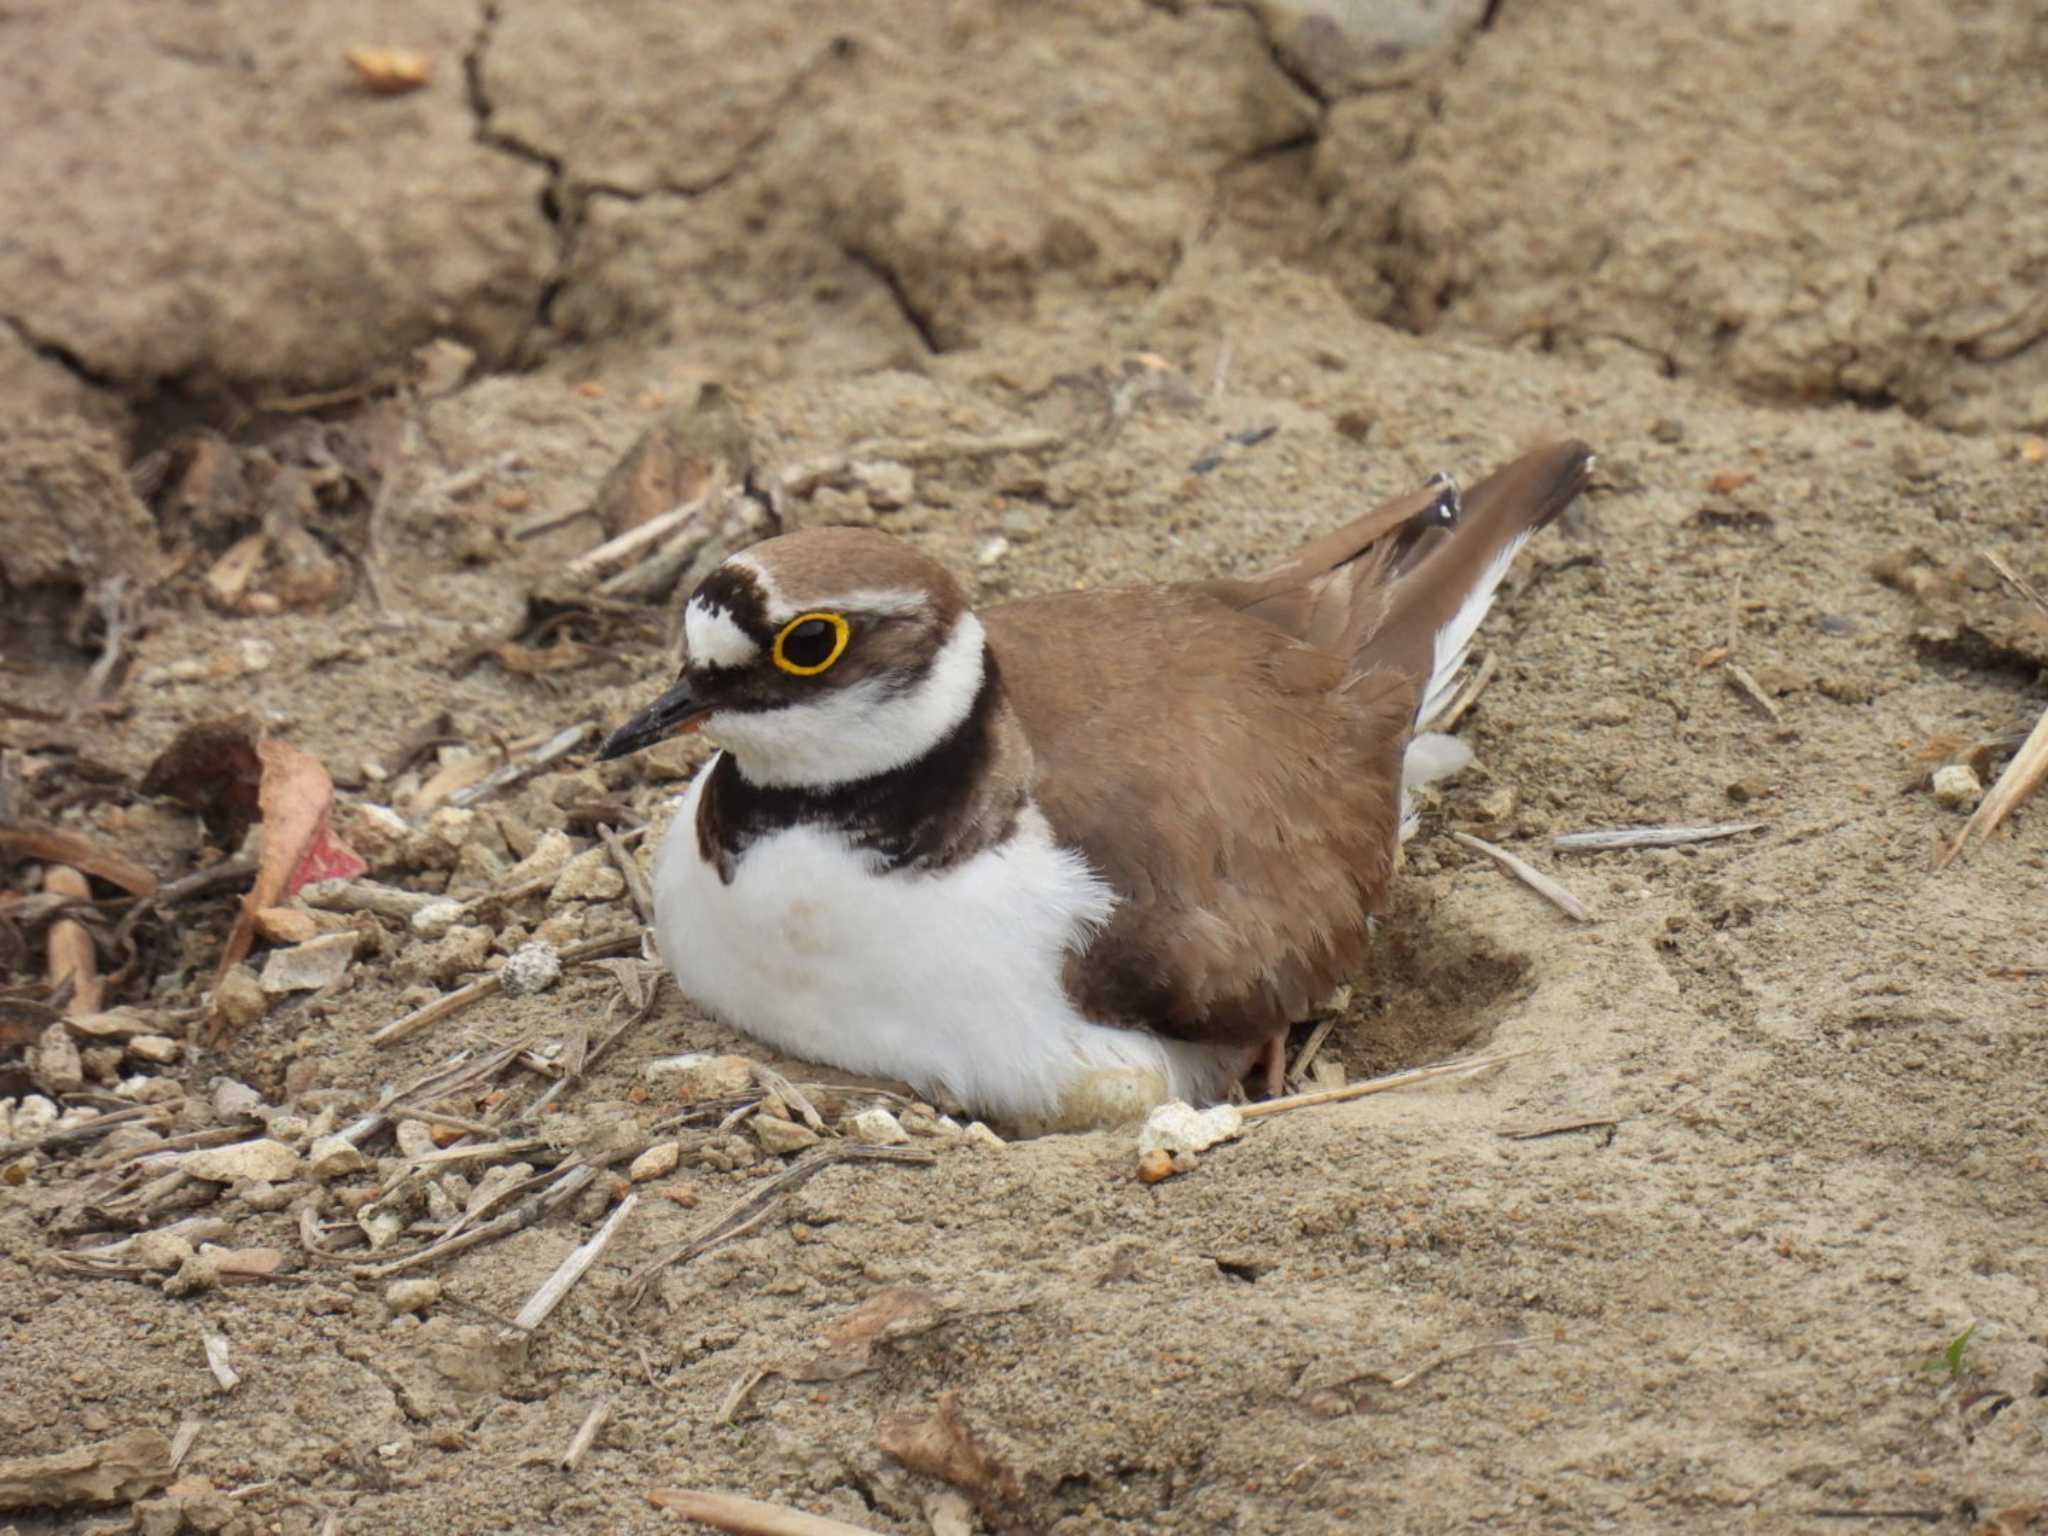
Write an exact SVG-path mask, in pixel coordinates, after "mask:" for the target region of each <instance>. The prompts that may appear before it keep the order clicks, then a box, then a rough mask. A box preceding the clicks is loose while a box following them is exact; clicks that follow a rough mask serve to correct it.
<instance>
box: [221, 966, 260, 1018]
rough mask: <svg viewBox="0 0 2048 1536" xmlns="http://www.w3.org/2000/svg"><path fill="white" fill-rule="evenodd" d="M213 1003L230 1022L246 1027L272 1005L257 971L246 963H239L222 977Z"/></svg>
mask: <svg viewBox="0 0 2048 1536" xmlns="http://www.w3.org/2000/svg"><path fill="white" fill-rule="evenodd" d="M213 1005H214V1007H216V1008H218V1009H219V1010H220V1014H221V1017H222V1018H224V1019H226V1020H227V1021H228V1023H230V1024H232V1025H233V1026H234V1027H235V1028H237V1029H246V1028H247V1027H248V1026H249V1025H251V1024H254V1023H255V1022H256V1021H257V1020H258V1019H260V1018H262V1017H263V1015H264V1013H265V1012H266V1011H267V1010H268V1009H269V1007H270V998H269V996H268V995H267V994H266V993H265V992H264V990H263V983H262V982H260V981H258V980H257V979H256V973H255V972H254V971H252V970H250V969H249V967H248V966H246V965H238V966H236V967H235V968H234V969H233V970H231V971H229V972H228V973H227V975H225V976H223V977H221V979H220V985H219V986H217V987H215V988H214V989H213Z"/></svg>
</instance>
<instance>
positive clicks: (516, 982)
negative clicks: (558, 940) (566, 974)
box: [498, 939, 562, 997]
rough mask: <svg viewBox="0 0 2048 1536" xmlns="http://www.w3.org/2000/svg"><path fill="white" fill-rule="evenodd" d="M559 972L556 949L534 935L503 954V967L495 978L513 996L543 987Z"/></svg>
mask: <svg viewBox="0 0 2048 1536" xmlns="http://www.w3.org/2000/svg"><path fill="white" fill-rule="evenodd" d="M561 974H562V956H561V954H560V952H559V951H557V950H556V948H555V946H554V945H552V944H549V943H547V942H545V941H544V940H539V939H536V940H533V941H531V942H529V943H526V944H522V945H520V946H519V947H518V948H517V949H515V950H513V951H512V953H511V954H510V955H508V956H506V957H505V968H504V969H503V970H501V971H500V972H499V973H498V982H499V985H500V986H502V987H503V988H504V989H505V990H506V991H507V992H509V993H510V994H511V995H512V996H514V997H532V996H533V995H535V994H536V993H539V992H545V991H547V989H548V988H549V987H552V986H553V985H554V984H555V981H556V978H558V977H559V976H560V975H561Z"/></svg>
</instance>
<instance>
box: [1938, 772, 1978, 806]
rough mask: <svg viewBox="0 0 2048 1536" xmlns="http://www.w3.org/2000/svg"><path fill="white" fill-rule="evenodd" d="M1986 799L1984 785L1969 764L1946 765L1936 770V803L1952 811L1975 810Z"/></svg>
mask: <svg viewBox="0 0 2048 1536" xmlns="http://www.w3.org/2000/svg"><path fill="white" fill-rule="evenodd" d="M1983 798H1984V785H1983V784H1982V783H1981V782H1980V781H1979V780H1978V778H1977V775H1976V774H1974V773H1972V772H1971V771H1970V768H1969V765H1968V764H1967V763H1946V764H1944V765H1943V766H1941V767H1939V768H1937V769H1935V770H1934V803H1935V804H1936V805H1939V806H1941V807H1943V808H1944V809H1945V810H1951V811H1967V810H1971V809H1973V808H1974V807H1975V806H1976V804H1977V802H1978V801H1979V800H1982V799H1983Z"/></svg>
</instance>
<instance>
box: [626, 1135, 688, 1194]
mask: <svg viewBox="0 0 2048 1536" xmlns="http://www.w3.org/2000/svg"><path fill="white" fill-rule="evenodd" d="M682 1160H683V1144H682V1143H681V1142H679V1141H657V1142H656V1143H655V1144H654V1145H653V1146H651V1147H649V1148H648V1149H647V1150H646V1151H645V1152H642V1153H641V1154H640V1155H639V1156H638V1157H636V1158H634V1159H633V1161H632V1162H631V1163H629V1164H628V1165H627V1166H626V1177H627V1178H629V1179H631V1180H632V1181H633V1182H634V1183H635V1184H645V1183H646V1182H647V1181H648V1180H649V1179H659V1178H665V1177H667V1176H668V1175H669V1174H671V1173H674V1172H675V1171H676V1164H678V1163H680V1162H681V1161H682Z"/></svg>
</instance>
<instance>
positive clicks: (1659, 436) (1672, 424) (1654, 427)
mask: <svg viewBox="0 0 2048 1536" xmlns="http://www.w3.org/2000/svg"><path fill="white" fill-rule="evenodd" d="M1650 436H1652V437H1654V438H1655V439H1656V440H1657V441H1658V442H1660V443H1664V444H1667V445H1668V444H1673V443H1682V442H1684V441H1685V423H1684V422H1682V421H1680V420H1679V419H1678V418H1677V417H1676V416H1660V417H1658V418H1657V419H1656V420H1655V421H1653V422H1651V423H1650Z"/></svg>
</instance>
